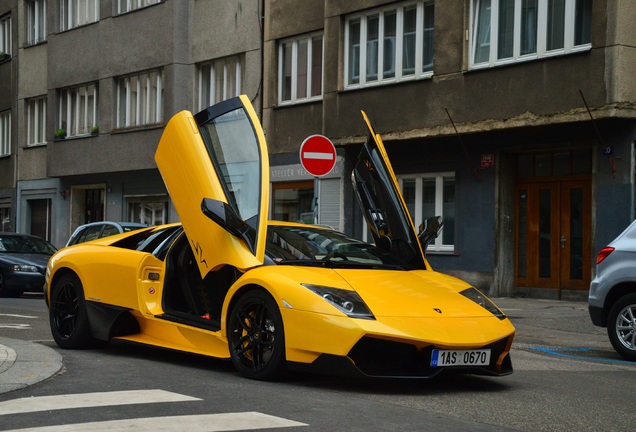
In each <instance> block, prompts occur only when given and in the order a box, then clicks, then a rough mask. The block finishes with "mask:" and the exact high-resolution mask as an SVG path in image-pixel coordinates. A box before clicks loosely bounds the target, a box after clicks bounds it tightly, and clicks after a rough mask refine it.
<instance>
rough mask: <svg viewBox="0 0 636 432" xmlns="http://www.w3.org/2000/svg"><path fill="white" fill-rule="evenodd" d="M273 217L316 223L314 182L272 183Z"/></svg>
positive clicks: (282, 219) (281, 219) (275, 218)
mask: <svg viewBox="0 0 636 432" xmlns="http://www.w3.org/2000/svg"><path fill="white" fill-rule="evenodd" d="M272 219H274V220H280V221H289V222H302V223H310V224H313V223H315V215H314V182H313V181H300V182H280V183H273V184H272Z"/></svg>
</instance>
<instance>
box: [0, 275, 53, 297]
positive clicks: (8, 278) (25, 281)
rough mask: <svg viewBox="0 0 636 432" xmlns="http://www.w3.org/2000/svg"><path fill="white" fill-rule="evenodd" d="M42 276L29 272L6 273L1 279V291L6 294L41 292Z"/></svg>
mask: <svg viewBox="0 0 636 432" xmlns="http://www.w3.org/2000/svg"><path fill="white" fill-rule="evenodd" d="M43 285H44V275H43V274H41V273H31V272H8V273H5V275H4V278H3V287H2V288H3V289H4V290H6V292H7V293H23V292H25V291H29V292H37V293H41V292H42V286H43Z"/></svg>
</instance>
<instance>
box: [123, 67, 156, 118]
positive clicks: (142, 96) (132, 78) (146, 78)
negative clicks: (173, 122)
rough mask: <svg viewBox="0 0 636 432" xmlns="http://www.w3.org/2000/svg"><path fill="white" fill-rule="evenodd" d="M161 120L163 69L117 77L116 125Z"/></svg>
mask: <svg viewBox="0 0 636 432" xmlns="http://www.w3.org/2000/svg"><path fill="white" fill-rule="evenodd" d="M162 122H163V71H161V70H153V71H149V72H143V73H139V74H135V75H127V76H124V77H120V78H118V79H117V127H118V128H130V127H139V126H147V125H155V124H161V123H162Z"/></svg>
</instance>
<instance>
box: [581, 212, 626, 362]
mask: <svg viewBox="0 0 636 432" xmlns="http://www.w3.org/2000/svg"><path fill="white" fill-rule="evenodd" d="M588 302H589V310H590V317H591V318H592V322H593V323H594V325H596V326H599V327H607V334H608V336H609V339H610V342H612V346H613V347H614V349H615V350H616V351H617V352H618V353H619V354H620V355H621V356H623V357H624V358H626V359H628V360H632V361H636V221H634V222H632V223H631V225H629V226H628V227H627V229H626V230H625V231H623V232H622V233H621V234H620V235H619V236H618V237H616V238H615V239H614V241H612V242H611V243H610V244H609V245H607V246H605V247H604V248H603V249H601V251H600V252H599V253H598V256H597V257H596V277H595V278H594V280H593V281H592V283H591V284H590V293H589V298H588Z"/></svg>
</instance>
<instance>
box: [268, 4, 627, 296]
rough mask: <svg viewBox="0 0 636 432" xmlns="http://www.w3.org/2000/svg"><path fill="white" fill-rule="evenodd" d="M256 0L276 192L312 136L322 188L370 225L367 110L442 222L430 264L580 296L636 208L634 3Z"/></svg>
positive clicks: (359, 229) (495, 282)
mask: <svg viewBox="0 0 636 432" xmlns="http://www.w3.org/2000/svg"><path fill="white" fill-rule="evenodd" d="M266 3H267V4H268V6H269V7H266V8H265V13H266V25H265V40H264V52H265V64H264V77H265V81H264V94H263V98H264V100H263V122H264V127H265V129H266V130H267V131H268V142H269V144H270V147H272V148H273V149H275V150H274V151H275V152H276V153H277V155H276V156H275V157H273V160H274V161H275V163H277V164H278V166H277V167H276V169H275V171H274V172H275V173H276V174H278V173H280V174H279V175H273V176H272V181H273V182H274V183H273V186H274V188H273V189H274V198H276V193H277V192H278V191H281V192H282V191H286V192H285V194H286V196H293V194H294V193H296V195H297V196H298V199H299V202H300V201H301V197H302V195H303V193H304V194H306V192H303V190H304V189H309V188H311V187H312V183H311V181H310V180H311V178H310V177H309V176H307V175H306V173H304V174H303V172H302V170H301V169H299V168H298V159H297V156H295V154H296V153H297V149H298V146H299V144H300V143H301V142H302V141H303V139H304V137H306V136H308V135H311V134H314V133H322V134H324V135H325V136H327V137H329V138H330V139H331V140H332V141H333V142H334V143H335V144H336V147H337V149H338V152H339V155H340V157H339V159H340V160H339V163H340V167H339V169H338V170H336V171H337V172H336V173H335V174H334V175H333V176H332V177H331V178H325V179H321V180H320V181H319V182H318V183H317V185H318V191H317V193H316V194H317V196H318V200H319V202H322V203H323V204H326V205H327V206H329V208H330V211H329V212H328V213H327V215H328V216H330V217H332V216H333V215H338V216H336V217H332V220H333V221H337V222H338V223H337V224H336V225H337V226H338V227H339V228H342V229H344V230H346V231H350V232H354V233H356V234H357V235H360V236H364V235H365V232H364V230H365V226H364V223H363V216H362V215H361V214H360V213H359V212H358V210H357V208H356V206H355V203H354V200H352V199H351V197H352V193H351V182H350V180H349V173H350V172H351V168H352V166H353V165H354V164H355V163H356V155H357V152H358V151H359V147H360V143H362V142H363V141H364V140H365V139H366V138H365V134H366V133H367V131H366V130H365V129H366V128H365V125H364V123H363V122H362V118H361V115H360V110H364V111H365V112H366V113H367V115H368V116H369V118H370V120H371V121H372V123H373V125H374V127H375V129H376V131H377V132H378V133H381V134H382V136H383V139H384V142H385V145H386V146H387V151H388V153H389V156H390V158H391V160H392V162H393V168H394V170H395V174H396V176H397V177H398V180H399V182H400V185H401V188H402V193H403V195H404V199H405V200H406V203H407V205H408V207H409V209H410V210H411V216H412V217H413V219H414V222H415V224H416V225H417V224H419V223H421V222H422V220H423V219H424V218H426V217H428V216H432V215H442V216H443V217H444V220H445V226H444V230H443V234H442V235H441V236H440V237H439V238H438V239H436V241H435V243H434V244H432V245H430V246H429V248H428V258H429V261H430V262H431V263H432V265H433V266H434V267H435V268H436V269H437V270H441V271H443V272H447V273H451V274H456V275H458V276H460V277H462V278H464V279H466V280H469V281H471V282H472V283H474V284H475V285H476V286H477V287H479V288H481V289H483V290H485V291H486V292H489V293H490V294H491V295H495V296H496V295H532V296H540V297H549V298H563V299H565V298H575V299H583V298H585V297H586V294H587V289H588V287H589V282H590V278H591V275H592V272H593V269H594V264H595V255H596V251H597V250H598V249H599V248H600V247H602V246H603V245H604V244H606V243H607V242H608V241H610V240H611V239H612V238H613V237H614V236H615V235H617V234H618V233H619V232H620V231H621V230H622V229H623V228H624V227H625V226H626V225H627V224H628V223H629V222H630V221H631V220H633V218H634V168H633V161H634V140H635V138H636V122H635V115H636V110H635V108H636V104H635V101H636V75H635V74H634V73H633V68H634V67H635V66H636V31H635V29H634V26H633V25H631V23H632V22H633V21H634V19H635V18H636V8H634V7H633V4H632V3H631V2H627V1H621V0H558V1H548V0H461V1H433V0H418V1H413V0H409V1H382V0H359V1H350V2H339V1H329V0H326V1H323V0H311V1H304V2H303V7H302V8H297V7H295V5H297V2H295V1H293V0H278V1H272V2H266ZM286 185H287V186H286ZM287 189H290V190H287ZM323 191H329V194H328V195H327V194H325V193H324V192H323ZM323 195H326V196H323ZM319 207H320V206H319ZM280 214H281V215H282V216H286V213H285V212H284V211H281V212H280ZM332 220H325V219H320V220H319V221H320V222H324V223H331V222H332Z"/></svg>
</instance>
